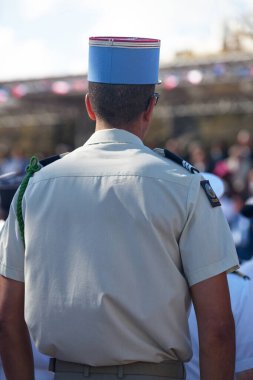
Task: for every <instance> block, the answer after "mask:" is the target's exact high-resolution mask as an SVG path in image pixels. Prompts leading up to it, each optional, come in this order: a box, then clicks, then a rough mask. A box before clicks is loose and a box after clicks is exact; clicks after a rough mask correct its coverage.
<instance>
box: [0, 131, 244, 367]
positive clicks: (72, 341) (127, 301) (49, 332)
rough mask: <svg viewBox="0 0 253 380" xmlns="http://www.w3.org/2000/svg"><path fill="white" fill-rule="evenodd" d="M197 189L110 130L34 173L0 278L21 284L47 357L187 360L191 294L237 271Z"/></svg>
mask: <svg viewBox="0 0 253 380" xmlns="http://www.w3.org/2000/svg"><path fill="white" fill-rule="evenodd" d="M201 180H202V177H201V176H200V175H199V174H190V173H189V172H187V171H186V170H185V169H184V168H182V167H180V166H179V165H178V164H175V163H173V162H172V161H170V160H168V159H166V158H163V157H161V156H160V155H158V154H157V153H155V152H153V151H151V150H150V149H148V148H147V147H145V146H144V145H143V143H142V142H141V140H140V139H139V138H138V137H136V136H135V135H133V134H131V133H129V132H126V131H123V130H117V129H111V130H103V131H98V132H96V133H95V134H94V135H92V136H91V138H90V139H89V140H88V141H87V142H86V143H85V145H84V146H82V147H80V148H79V149H77V150H75V151H73V152H72V153H70V154H68V155H66V156H65V157H64V158H62V159H61V160H59V161H57V162H55V163H53V164H51V165H49V166H47V167H45V168H43V169H42V170H41V171H39V172H38V173H36V174H35V175H34V177H33V178H32V179H31V180H30V183H29V185H28V188H27V190H26V193H25V196H24V199H23V214H24V221H25V241H26V249H25V251H24V249H23V245H22V242H21V239H20V236H19V231H18V225H17V218H16V215H15V203H16V201H15V199H14V201H13V205H12V207H11V210H10V215H9V218H8V221H7V222H6V225H5V227H4V229H3V230H2V234H1V238H0V259H1V267H0V268H1V269H0V273H1V274H2V275H4V276H6V277H9V278H12V279H15V280H18V281H25V284H26V286H25V318H26V321H27V324H28V326H29V329H30V333H31V335H32V337H33V339H34V341H35V343H36V345H37V347H38V348H39V350H40V351H41V352H42V353H45V354H47V355H50V356H52V357H56V358H58V359H62V360H67V361H73V362H79V363H86V364H90V365H110V364H115V363H128V362H132V361H148V362H160V361H162V360H168V359H180V360H183V361H186V360H189V359H190V357H191V345H190V338H189V333H188V324H187V313H188V308H189V304H190V296H189V290H188V287H189V286H191V285H193V284H196V283H197V282H199V281H202V280H205V279H207V278H209V277H211V276H214V275H217V274H218V273H221V272H224V271H227V270H231V268H233V267H235V266H237V264H238V261H237V256H236V252H235V248H234V244H233V241H232V239H231V235H230V232H229V227H228V224H227V222H226V221H225V219H224V216H223V213H222V211H221V208H220V207H215V208H212V207H211V205H210V203H209V201H208V199H207V197H206V194H205V192H204V190H203V189H202V187H201V186H200V181H201Z"/></svg>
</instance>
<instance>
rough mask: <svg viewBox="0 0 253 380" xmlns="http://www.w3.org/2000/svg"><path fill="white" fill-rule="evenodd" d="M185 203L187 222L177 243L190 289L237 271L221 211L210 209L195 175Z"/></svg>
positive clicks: (229, 235)
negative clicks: (200, 283) (214, 277)
mask: <svg viewBox="0 0 253 380" xmlns="http://www.w3.org/2000/svg"><path fill="white" fill-rule="evenodd" d="M192 177H193V180H192V182H191V185H190V188H189V193H188V201H187V221H186V223H185V226H184V228H183V232H182V234H181V237H180V240H179V248H180V254H181V258H182V264H183V269H184V273H185V276H186V279H187V281H188V283H189V285H190V286H192V285H194V284H196V283H198V282H200V281H203V280H206V279H208V278H210V277H213V276H215V275H217V274H219V273H222V272H229V271H233V270H235V269H237V268H238V257H237V253H236V249H235V245H234V242H233V239H232V235H231V232H230V229H229V226H228V223H227V221H226V219H225V216H224V214H223V212H222V210H221V207H220V206H218V207H212V205H211V203H210V202H209V199H208V197H207V195H206V193H205V191H204V190H203V188H202V186H201V183H200V182H201V179H202V177H201V176H200V175H198V174H194V175H193V176H192Z"/></svg>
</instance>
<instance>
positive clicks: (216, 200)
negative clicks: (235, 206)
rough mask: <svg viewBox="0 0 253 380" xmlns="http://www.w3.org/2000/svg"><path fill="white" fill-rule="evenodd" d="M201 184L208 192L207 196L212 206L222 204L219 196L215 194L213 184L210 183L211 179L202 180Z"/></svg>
mask: <svg viewBox="0 0 253 380" xmlns="http://www.w3.org/2000/svg"><path fill="white" fill-rule="evenodd" d="M200 184H201V186H202V187H203V189H204V192H205V193H206V196H207V198H208V200H209V202H210V204H211V206H212V207H217V206H221V204H220V201H219V198H218V197H217V195H216V194H215V192H214V190H213V188H212V186H211V185H210V183H209V181H207V180H205V181H200Z"/></svg>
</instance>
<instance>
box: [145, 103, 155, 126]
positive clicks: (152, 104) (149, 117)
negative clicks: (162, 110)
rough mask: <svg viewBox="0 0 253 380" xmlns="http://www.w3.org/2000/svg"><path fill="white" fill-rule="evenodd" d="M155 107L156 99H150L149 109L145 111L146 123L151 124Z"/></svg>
mask: <svg viewBox="0 0 253 380" xmlns="http://www.w3.org/2000/svg"><path fill="white" fill-rule="evenodd" d="M154 107H155V98H153V97H152V98H150V101H149V104H148V107H147V109H146V110H145V111H144V113H143V118H144V120H145V121H146V122H148V123H149V122H150V120H151V117H152V114H153V110H154Z"/></svg>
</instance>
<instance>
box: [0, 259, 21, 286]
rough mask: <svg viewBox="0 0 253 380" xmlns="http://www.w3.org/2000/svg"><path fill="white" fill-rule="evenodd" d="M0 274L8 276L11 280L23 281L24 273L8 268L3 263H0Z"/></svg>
mask: <svg viewBox="0 0 253 380" xmlns="http://www.w3.org/2000/svg"><path fill="white" fill-rule="evenodd" d="M0 275H2V276H4V277H6V278H10V279H11V280H16V281H21V282H24V274H23V273H22V272H21V271H18V270H15V269H13V268H9V267H7V266H6V265H4V264H3V263H1V264H0Z"/></svg>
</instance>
